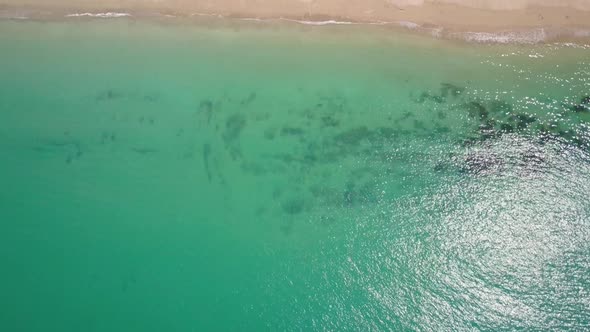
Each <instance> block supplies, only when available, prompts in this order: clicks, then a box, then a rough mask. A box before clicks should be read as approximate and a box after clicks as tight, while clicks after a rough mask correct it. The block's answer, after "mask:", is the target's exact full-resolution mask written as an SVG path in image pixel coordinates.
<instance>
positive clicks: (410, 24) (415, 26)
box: [397, 21, 420, 30]
mask: <svg viewBox="0 0 590 332" xmlns="http://www.w3.org/2000/svg"><path fill="white" fill-rule="evenodd" d="M397 24H399V25H400V26H402V27H404V28H408V29H411V30H414V29H418V28H419V27H420V24H418V23H414V22H410V21H398V22H397Z"/></svg>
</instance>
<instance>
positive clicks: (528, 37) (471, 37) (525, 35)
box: [454, 29, 547, 44]
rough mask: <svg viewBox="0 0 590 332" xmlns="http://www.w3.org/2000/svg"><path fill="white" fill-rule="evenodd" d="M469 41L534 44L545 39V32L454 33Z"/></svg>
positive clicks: (539, 30)
mask: <svg viewBox="0 0 590 332" xmlns="http://www.w3.org/2000/svg"><path fill="white" fill-rule="evenodd" d="M454 36H456V37H460V38H463V39H465V40H466V41H469V42H479V43H500V44H508V43H518V44H536V43H540V42H543V41H545V40H547V33H546V32H545V30H544V29H536V30H530V31H511V32H497V33H494V32H462V33H458V34H454Z"/></svg>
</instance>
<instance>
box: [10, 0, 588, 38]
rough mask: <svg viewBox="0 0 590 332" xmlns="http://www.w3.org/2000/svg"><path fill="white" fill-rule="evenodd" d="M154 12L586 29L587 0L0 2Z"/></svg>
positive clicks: (61, 9)
mask: <svg viewBox="0 0 590 332" xmlns="http://www.w3.org/2000/svg"><path fill="white" fill-rule="evenodd" d="M17 10H21V11H35V10H37V11H45V12H51V13H56V14H61V13H78V12H79V13H83V12H91V13H97V12H98V13H101V12H127V13H131V12H141V11H157V12H161V13H168V14H173V15H178V16H190V15H194V14H196V13H199V14H212V15H223V16H229V17H249V18H261V19H268V18H290V19H300V20H303V19H304V20H310V21H326V20H338V21H350V22H412V23H414V24H417V25H419V26H425V27H429V26H431V27H432V26H435V27H443V28H445V29H449V30H453V31H488V32H495V31H508V30H519V29H530V28H541V27H548V28H552V29H559V28H569V29H584V28H590V19H589V18H590V0H360V1H349V0H215V1H212V0H104V1H88V0H44V1H40V0H1V1H0V11H3V12H8V11H17Z"/></svg>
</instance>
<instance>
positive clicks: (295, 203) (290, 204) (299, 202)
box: [282, 197, 305, 215]
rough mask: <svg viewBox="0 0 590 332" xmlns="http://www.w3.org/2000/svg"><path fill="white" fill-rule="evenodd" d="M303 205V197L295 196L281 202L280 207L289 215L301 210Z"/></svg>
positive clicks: (298, 212)
mask: <svg viewBox="0 0 590 332" xmlns="http://www.w3.org/2000/svg"><path fill="white" fill-rule="evenodd" d="M304 207H305V201H304V200H303V198H300V197H295V198H291V199H288V200H286V201H284V202H283V204H282V208H283V211H284V212H285V213H287V214H290V215H297V214H300V213H301V212H303V208H304Z"/></svg>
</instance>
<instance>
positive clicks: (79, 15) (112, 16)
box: [66, 12, 131, 18]
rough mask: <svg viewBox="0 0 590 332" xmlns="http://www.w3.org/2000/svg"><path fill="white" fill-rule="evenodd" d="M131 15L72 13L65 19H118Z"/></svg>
mask: <svg viewBox="0 0 590 332" xmlns="http://www.w3.org/2000/svg"><path fill="white" fill-rule="evenodd" d="M130 16H131V14H129V13H115V12H108V13H74V14H68V15H66V17H98V18H118V17H130Z"/></svg>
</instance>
